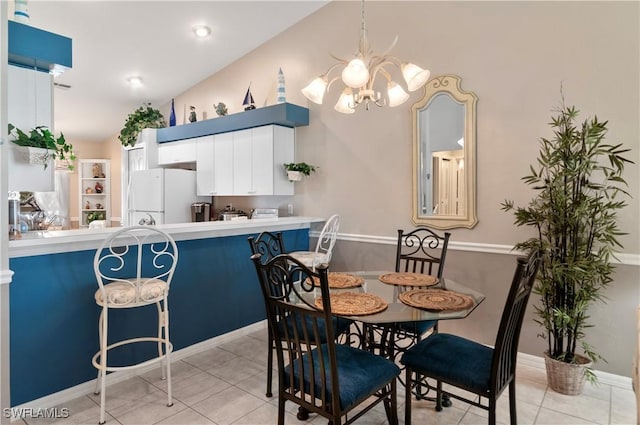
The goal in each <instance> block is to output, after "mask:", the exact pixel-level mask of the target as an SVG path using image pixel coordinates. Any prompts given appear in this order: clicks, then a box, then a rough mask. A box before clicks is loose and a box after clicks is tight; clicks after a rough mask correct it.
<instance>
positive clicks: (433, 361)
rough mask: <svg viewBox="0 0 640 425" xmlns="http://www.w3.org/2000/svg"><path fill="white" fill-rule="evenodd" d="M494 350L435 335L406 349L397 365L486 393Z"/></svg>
mask: <svg viewBox="0 0 640 425" xmlns="http://www.w3.org/2000/svg"><path fill="white" fill-rule="evenodd" d="M492 358H493V349H492V348H489V347H486V346H484V345H482V344H479V343H477V342H474V341H470V340H468V339H465V338H461V337H459V336H456V335H451V334H444V333H438V334H435V335H431V336H429V337H428V338H425V339H423V340H422V341H420V342H419V343H418V344H416V345H415V346H413V347H411V348H410V349H409V350H407V352H406V353H404V355H403V356H402V359H401V360H400V362H401V363H402V364H403V365H405V366H408V367H410V368H411V369H413V370H417V371H420V372H422V373H425V374H426V375H428V376H430V377H432V378H434V379H437V380H443V381H446V382H451V383H455V384H456V386H460V387H462V388H468V389H470V390H473V391H477V392H482V391H489V381H490V379H491V361H492Z"/></svg>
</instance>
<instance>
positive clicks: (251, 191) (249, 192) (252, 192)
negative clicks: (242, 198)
mask: <svg viewBox="0 0 640 425" xmlns="http://www.w3.org/2000/svg"><path fill="white" fill-rule="evenodd" d="M247 193H248V194H249V195H253V194H254V193H256V191H255V190H250V191H248V192H247Z"/></svg>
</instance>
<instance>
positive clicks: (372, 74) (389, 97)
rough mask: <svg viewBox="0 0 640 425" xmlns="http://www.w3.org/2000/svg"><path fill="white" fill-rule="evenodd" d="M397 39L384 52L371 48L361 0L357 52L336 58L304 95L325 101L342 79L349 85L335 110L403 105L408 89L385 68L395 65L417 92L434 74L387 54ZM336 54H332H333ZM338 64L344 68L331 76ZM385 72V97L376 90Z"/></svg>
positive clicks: (303, 90)
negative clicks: (379, 79)
mask: <svg viewBox="0 0 640 425" xmlns="http://www.w3.org/2000/svg"><path fill="white" fill-rule="evenodd" d="M397 41H398V37H397V36H396V38H395V40H394V41H393V43H392V44H391V47H389V49H387V51H386V52H385V53H384V54H383V55H376V54H374V53H373V52H372V51H371V50H370V49H369V44H368V41H367V29H366V23H365V19H364V0H362V27H361V33H360V46H359V50H358V54H357V55H356V57H355V58H354V59H351V60H349V61H347V60H343V59H339V58H336V57H335V56H334V58H335V59H337V60H338V61H339V62H338V63H336V64H334V65H333V66H331V68H329V70H328V71H327V72H326V73H324V74H323V75H321V76H319V77H317V78H315V79H314V80H313V81H311V83H309V85H307V86H306V87H305V88H303V89H302V94H303V95H304V96H305V97H306V98H307V99H309V100H310V101H312V102H314V103H317V104H319V105H321V104H322V102H323V99H324V95H325V93H326V92H327V91H329V88H330V87H331V84H333V83H334V82H335V81H337V80H341V81H342V83H343V84H344V85H345V86H346V88H345V89H344V90H343V91H342V94H341V95H340V98H339V99H338V102H337V103H336V105H335V107H334V109H335V110H336V111H338V112H342V113H344V114H352V113H354V112H355V110H356V108H357V107H358V105H360V104H363V103H364V104H365V108H366V109H367V110H368V109H369V103H374V104H375V105H377V106H385V105H388V106H390V107H394V106H398V105H402V104H403V103H404V102H406V101H407V100H408V99H409V94H408V93H407V92H406V91H405V89H404V88H403V87H402V86H401V85H399V84H398V83H396V82H395V81H393V80H392V78H391V74H390V73H389V71H388V70H387V69H385V67H390V66H395V67H397V68H398V69H399V71H400V73H401V74H402V78H403V79H404V81H405V84H406V87H407V90H409V91H416V90H418V89H419V88H421V87H422V86H424V85H425V84H426V82H427V81H428V80H429V76H430V75H431V73H430V72H429V70H426V69H422V68H420V67H419V66H417V65H415V64H413V63H410V62H402V61H400V60H399V59H398V58H396V57H395V56H390V55H388V54H387V52H389V51H390V50H391V49H392V48H393V47H394V46H395V44H396V42H397ZM332 56H333V55H332ZM338 67H343V69H342V73H341V74H340V75H339V76H334V77H332V78H331V79H329V75H330V74H331V72H333V70H335V69H336V68H338ZM378 75H382V76H384V77H385V78H386V79H387V91H386V97H383V96H382V94H381V93H380V92H379V91H376V90H375V89H374V84H375V80H376V77H377V76H378Z"/></svg>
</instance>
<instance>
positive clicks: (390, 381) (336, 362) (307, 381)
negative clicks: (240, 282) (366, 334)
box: [251, 254, 400, 425]
mask: <svg viewBox="0 0 640 425" xmlns="http://www.w3.org/2000/svg"><path fill="white" fill-rule="evenodd" d="M260 257H261V256H260V254H256V255H253V256H252V257H251V259H252V260H253V263H254V265H255V267H256V272H257V274H258V278H259V281H260V288H261V290H262V294H263V295H264V301H265V306H266V309H267V320H268V322H269V327H270V329H271V331H272V332H273V335H274V338H275V340H276V341H282V344H276V354H277V362H278V384H279V385H278V424H279V425H284V422H285V402H287V401H292V402H294V403H296V404H297V405H298V406H299V413H298V418H299V419H306V418H308V413H307V412H314V413H317V414H319V415H321V416H324V417H325V418H327V419H329V423H330V424H335V425H337V424H341V423H344V424H350V423H352V422H354V421H355V420H357V419H358V418H360V417H361V416H362V415H364V414H365V413H367V412H368V411H369V410H371V409H372V408H373V407H374V406H376V405H377V404H379V403H381V402H382V403H383V404H384V407H385V410H386V414H387V419H388V421H389V423H390V424H394V425H397V423H398V414H397V399H396V378H397V377H398V375H399V374H400V369H399V368H398V366H396V365H395V364H394V363H393V362H391V361H390V360H387V359H385V358H383V357H381V356H377V355H375V354H373V353H371V352H368V351H364V350H361V349H359V348H355V347H351V346H348V345H342V344H337V343H336V338H335V336H336V334H335V329H334V325H333V324H334V321H333V320H332V314H331V298H330V293H329V282H328V277H327V269H328V266H327V264H320V265H316V267H315V271H313V270H312V269H310V268H308V267H306V266H305V265H304V264H302V263H301V262H300V261H298V260H296V259H295V258H294V257H292V256H290V255H287V254H283V255H279V256H277V257H275V258H272V259H270V260H269V261H267V262H265V263H263V262H262V261H261V258H260ZM314 278H316V279H317V280H318V281H319V287H318V283H317V282H314ZM316 297H319V298H320V299H321V301H322V304H321V307H319V306H317V305H316V302H315V301H314V299H315V298H316ZM361 406H363V407H362V409H358V410H357V411H355V412H354V409H355V408H356V407H361ZM351 412H354V413H353V415H352V416H347V415H348V414H350V413H351ZM343 417H344V419H345V421H344V422H342V419H343Z"/></svg>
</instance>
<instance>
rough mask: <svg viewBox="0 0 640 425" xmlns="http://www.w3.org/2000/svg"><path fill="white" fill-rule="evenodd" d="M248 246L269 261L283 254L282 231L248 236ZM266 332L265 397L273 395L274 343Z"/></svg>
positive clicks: (270, 335)
mask: <svg viewBox="0 0 640 425" xmlns="http://www.w3.org/2000/svg"><path fill="white" fill-rule="evenodd" d="M247 239H248V241H249V247H250V248H251V254H252V255H255V254H260V259H261V261H263V262H265V261H269V260H270V259H272V258H273V257H276V256H278V255H280V254H284V253H285V250H284V241H283V240H282V232H277V233H272V232H262V233H260V234H259V235H258V236H256V237H255V238H254V237H253V236H249V238H247ZM267 333H268V335H269V336H268V342H267V343H268V345H267V347H268V351H267V391H266V393H265V395H266V396H267V397H272V396H273V391H272V382H273V350H274V349H275V344H274V342H273V334H272V333H271V329H270V328H268V329H267Z"/></svg>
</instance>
